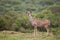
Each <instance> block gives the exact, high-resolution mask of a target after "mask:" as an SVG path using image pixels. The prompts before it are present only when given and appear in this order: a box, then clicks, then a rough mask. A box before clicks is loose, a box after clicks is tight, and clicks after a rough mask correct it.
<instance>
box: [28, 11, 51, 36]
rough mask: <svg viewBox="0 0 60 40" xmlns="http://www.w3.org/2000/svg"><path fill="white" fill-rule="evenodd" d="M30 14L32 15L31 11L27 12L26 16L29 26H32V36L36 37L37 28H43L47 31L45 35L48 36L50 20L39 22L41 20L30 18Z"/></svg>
mask: <svg viewBox="0 0 60 40" xmlns="http://www.w3.org/2000/svg"><path fill="white" fill-rule="evenodd" d="M31 13H32V11H30V10H29V11H27V14H28V16H29V20H30V22H31V24H32V26H34V34H35V36H36V35H37V27H44V28H45V29H46V31H47V35H49V33H50V32H49V31H50V30H49V25H50V20H47V19H46V20H41V19H39V18H34V17H32V15H31Z"/></svg>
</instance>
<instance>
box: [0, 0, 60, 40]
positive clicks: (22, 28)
mask: <svg viewBox="0 0 60 40" xmlns="http://www.w3.org/2000/svg"><path fill="white" fill-rule="evenodd" d="M29 9H30V10H32V11H33V13H32V16H33V17H36V18H40V19H42V20H44V19H49V20H50V21H51V25H50V31H51V32H52V33H53V34H54V35H55V38H56V39H57V40H60V0H0V31H3V30H8V31H18V32H23V33H31V32H33V26H32V25H31V23H30V22H29V17H28V16H27V14H26V11H27V10H29ZM42 30H43V31H46V30H45V29H42ZM38 31H41V28H38Z"/></svg>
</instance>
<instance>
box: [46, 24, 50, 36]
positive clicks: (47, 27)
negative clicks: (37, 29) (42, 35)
mask: <svg viewBox="0 0 60 40" xmlns="http://www.w3.org/2000/svg"><path fill="white" fill-rule="evenodd" d="M45 28H46V30H47V36H49V33H50V30H49V26H48V25H45Z"/></svg>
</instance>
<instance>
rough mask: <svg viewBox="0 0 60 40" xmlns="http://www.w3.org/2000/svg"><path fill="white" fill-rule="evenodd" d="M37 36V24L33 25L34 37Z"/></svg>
mask: <svg viewBox="0 0 60 40" xmlns="http://www.w3.org/2000/svg"><path fill="white" fill-rule="evenodd" d="M36 36H37V26H34V37H36Z"/></svg>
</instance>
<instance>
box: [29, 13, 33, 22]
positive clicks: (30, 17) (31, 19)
mask: <svg viewBox="0 0 60 40" xmlns="http://www.w3.org/2000/svg"><path fill="white" fill-rule="evenodd" d="M29 20H30V22H33V17H32V15H31V14H29Z"/></svg>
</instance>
